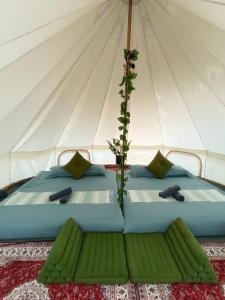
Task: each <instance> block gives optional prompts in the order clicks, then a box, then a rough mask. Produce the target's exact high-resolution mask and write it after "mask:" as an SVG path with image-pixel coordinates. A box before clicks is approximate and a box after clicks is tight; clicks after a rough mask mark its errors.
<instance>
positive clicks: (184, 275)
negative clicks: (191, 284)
mask: <svg viewBox="0 0 225 300" xmlns="http://www.w3.org/2000/svg"><path fill="white" fill-rule="evenodd" d="M165 239H166V242H167V244H168V246H169V248H170V252H171V255H172V256H173V258H174V260H175V263H176V265H177V268H178V269H179V271H180V274H181V276H182V279H183V281H184V278H186V277H187V276H188V274H187V273H186V271H185V270H184V268H183V266H182V264H181V263H180V259H179V257H178V256H177V255H174V254H173V252H174V247H173V243H172V241H171V239H170V238H169V236H168V233H166V234H165ZM189 277H190V276H189Z"/></svg>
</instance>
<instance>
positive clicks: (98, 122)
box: [0, 0, 225, 186]
mask: <svg viewBox="0 0 225 300" xmlns="http://www.w3.org/2000/svg"><path fill="white" fill-rule="evenodd" d="M3 2H4V1H3ZM3 2H2V3H1V4H0V8H1V5H2V6H3V5H4V9H0V141H1V143H0V175H1V178H0V186H4V185H5V184H8V183H9V182H12V181H15V180H19V179H21V178H24V177H29V176H33V175H36V174H37V172H38V171H40V170H47V169H48V168H49V167H50V166H51V165H54V164H55V163H56V160H55V159H56V156H57V154H58V152H59V151H60V150H62V149H66V148H68V147H72V148H74V147H82V148H83V147H85V148H87V149H88V150H89V151H90V152H91V154H92V161H93V162H97V163H113V162H114V157H113V155H112V153H111V152H110V151H109V150H108V148H107V140H111V139H112V138H114V137H117V136H118V129H117V127H118V120H117V117H118V115H119V110H120V101H121V99H120V97H119V95H118V90H119V87H118V84H119V83H120V80H121V78H122V75H123V71H124V70H123V55H122V54H123V53H122V51H123V50H122V49H123V48H124V47H125V44H126V30H127V6H126V5H125V4H124V2H123V1H121V0H76V1H74V0H46V1H44V0H40V1H36V0H9V1H5V2H4V4H3ZM137 2H138V4H137V5H135V6H134V10H133V27H132V46H133V47H134V48H135V47H136V48H137V49H138V50H139V52H140V55H139V59H138V62H137V64H136V70H137V73H138V77H137V79H136V80H135V87H136V90H135V91H134V93H132V99H131V102H130V107H129V109H130V112H131V124H130V127H129V139H130V140H131V141H132V149H131V151H130V153H129V160H128V162H129V163H143V164H144V163H148V162H149V160H150V159H151V157H153V155H154V153H155V151H156V150H157V149H161V150H162V152H164V153H167V151H169V150H170V149H184V150H187V151H190V152H195V153H197V154H199V155H200V156H201V158H202V160H203V165H204V174H205V176H206V177H208V178H210V179H212V180H216V181H220V182H223V183H224V181H225V174H224V173H225V172H224V169H225V168H224V160H225V84H224V82H225V23H224V17H223V16H224V13H225V5H224V4H225V0H219V1H214V0H205V1H196V0H190V1H183V0H166V1H165V0H151V1H149V0H141V1H137ZM21 7H26V9H20V8H21ZM43 7H44V8H45V9H43ZM51 7H54V9H50V8H51ZM215 16H216V17H215ZM21 20H23V21H21ZM184 162H186V160H185V159H183V160H182V161H181V164H182V163H184ZM187 167H188V168H189V167H190V168H192V167H193V163H191V162H190V164H189V163H188V166H187ZM193 171H194V172H195V171H196V170H193Z"/></svg>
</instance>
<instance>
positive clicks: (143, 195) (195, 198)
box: [128, 189, 225, 202]
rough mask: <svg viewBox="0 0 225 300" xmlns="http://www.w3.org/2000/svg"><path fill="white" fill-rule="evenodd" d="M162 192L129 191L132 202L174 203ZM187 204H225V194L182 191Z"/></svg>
mask: <svg viewBox="0 0 225 300" xmlns="http://www.w3.org/2000/svg"><path fill="white" fill-rule="evenodd" d="M159 192H160V190H129V191H128V193H129V196H130V200H131V202H174V201H176V200H175V199H174V198H173V197H168V198H162V197H160V196H159ZM180 193H181V194H182V195H183V196H184V197H185V202H200V201H201V202H222V201H224V202H225V194H224V193H222V192H220V191H218V190H215V189H202V190H181V191H180Z"/></svg>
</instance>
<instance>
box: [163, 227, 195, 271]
mask: <svg viewBox="0 0 225 300" xmlns="http://www.w3.org/2000/svg"><path fill="white" fill-rule="evenodd" d="M167 235H168V238H169V239H170V241H171V243H172V246H173V249H172V255H173V257H176V258H177V260H178V263H179V264H180V266H179V267H180V268H183V269H184V273H187V274H189V275H190V276H196V275H197V272H195V270H194V269H193V268H192V266H191V265H190V264H189V262H188V261H187V260H186V257H185V256H184V254H183V252H182V251H181V249H180V247H179V245H178V244H177V240H176V238H175V236H174V234H173V231H172V229H171V228H169V229H168V231H167Z"/></svg>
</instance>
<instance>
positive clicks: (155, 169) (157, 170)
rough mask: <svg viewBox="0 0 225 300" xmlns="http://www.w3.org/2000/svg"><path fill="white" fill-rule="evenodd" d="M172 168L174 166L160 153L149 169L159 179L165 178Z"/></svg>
mask: <svg viewBox="0 0 225 300" xmlns="http://www.w3.org/2000/svg"><path fill="white" fill-rule="evenodd" d="M172 166H173V164H172V163H171V162H170V161H169V160H168V159H167V158H165V157H164V156H163V155H162V153H161V152H160V151H158V152H157V154H156V156H155V157H154V158H153V160H152V161H151V162H150V164H149V165H148V166H147V169H148V170H149V171H150V172H152V173H153V174H154V175H155V176H156V177H157V178H163V177H164V176H165V175H166V173H167V171H169V169H170V168H171V167H172Z"/></svg>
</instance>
